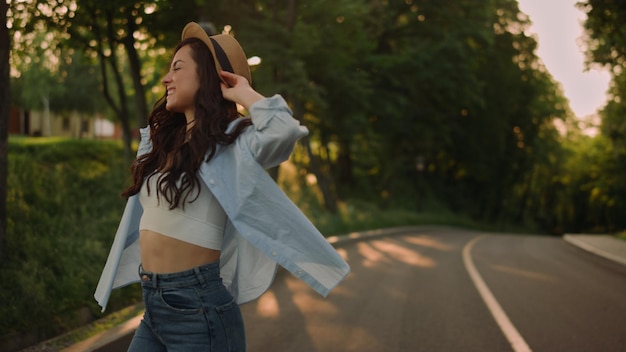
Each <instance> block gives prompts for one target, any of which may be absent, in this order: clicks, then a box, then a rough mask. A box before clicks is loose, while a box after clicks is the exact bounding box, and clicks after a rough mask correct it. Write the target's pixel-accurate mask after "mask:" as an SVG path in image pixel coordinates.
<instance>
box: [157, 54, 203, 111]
mask: <svg viewBox="0 0 626 352" xmlns="http://www.w3.org/2000/svg"><path fill="white" fill-rule="evenodd" d="M192 54H193V52H192V49H191V47H190V46H189V45H185V46H183V47H181V48H180V49H179V50H178V51H177V52H176V54H175V55H174V59H173V60H172V64H171V66H170V70H169V72H168V73H167V75H165V77H163V80H162V82H163V85H165V89H166V90H167V94H166V96H167V104H166V105H165V108H166V109H167V110H168V111H171V112H179V113H184V114H185V116H186V118H187V122H191V121H193V120H194V118H195V117H194V99H195V96H196V93H197V92H198V89H199V88H200V80H199V78H198V69H197V68H198V65H197V63H196V61H195V60H194V59H193V56H192Z"/></svg>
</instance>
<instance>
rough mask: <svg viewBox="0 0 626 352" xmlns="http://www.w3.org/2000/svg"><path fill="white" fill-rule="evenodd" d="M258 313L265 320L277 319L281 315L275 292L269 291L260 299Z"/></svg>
mask: <svg viewBox="0 0 626 352" xmlns="http://www.w3.org/2000/svg"><path fill="white" fill-rule="evenodd" d="M257 313H258V314H259V315H260V316H262V317H265V318H276V317H278V316H279V315H280V308H279V307H278V301H277V300H276V295H275V294H274V292H272V291H267V292H265V294H263V296H261V297H260V298H259V303H258V304H257Z"/></svg>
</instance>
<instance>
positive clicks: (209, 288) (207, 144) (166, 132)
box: [95, 22, 349, 351]
mask: <svg viewBox="0 0 626 352" xmlns="http://www.w3.org/2000/svg"><path fill="white" fill-rule="evenodd" d="M182 39H183V40H182V41H181V43H180V44H179V45H178V47H177V48H176V50H175V55H174V58H173V60H172V63H171V66H170V71H169V72H168V74H167V75H166V76H165V77H164V78H163V84H164V85H165V87H166V91H167V92H166V94H165V96H164V97H163V98H162V99H161V100H160V101H158V102H157V104H156V105H155V107H154V109H153V111H152V113H151V116H150V119H149V126H148V127H147V128H145V129H142V131H141V134H142V141H141V143H140V146H139V151H138V157H137V159H136V160H135V162H134V163H133V167H132V172H133V180H134V182H133V184H132V185H131V186H130V187H129V188H128V189H127V190H126V191H125V192H124V193H123V195H124V196H126V197H128V204H127V206H126V209H125V211H124V215H123V216H122V220H121V223H120V225H119V228H118V231H117V233H116V236H115V240H114V242H113V245H112V248H111V252H110V254H109V258H108V259H107V263H106V265H105V268H104V270H103V273H102V276H101V278H100V282H99V283H98V287H97V289H96V293H95V297H96V300H97V301H98V303H99V304H100V305H101V306H102V308H103V310H104V308H105V307H106V303H107V301H108V299H109V296H110V293H111V290H112V289H113V288H117V287H121V286H124V285H127V284H130V283H133V282H138V281H140V282H141V284H142V288H143V294H144V303H145V308H146V312H145V314H144V318H143V320H142V322H141V324H140V326H139V328H138V330H137V332H136V333H135V337H134V338H133V341H132V343H131V346H130V350H131V351H174V350H175V351H188V350H189V351H190V350H202V351H243V350H245V337H244V326H243V321H242V318H241V313H240V311H239V306H238V304H241V303H245V302H248V301H251V300H254V299H256V298H258V297H259V296H260V295H261V294H263V292H265V291H266V290H267V289H268V287H269V285H270V284H271V282H272V280H273V277H274V274H275V272H276V264H277V263H278V264H280V265H281V266H283V267H285V268H286V269H287V270H289V271H290V272H292V273H293V274H294V275H296V276H297V277H299V278H301V279H302V280H303V281H305V282H306V283H307V284H309V285H310V286H311V287H312V288H313V289H315V290H316V291H317V292H319V293H320V294H322V295H323V296H326V295H327V294H328V293H329V292H330V290H331V289H332V288H334V287H335V286H336V285H337V284H338V283H339V282H341V281H342V280H343V279H344V278H345V276H346V275H347V274H348V272H349V266H348V265H347V264H346V263H345V261H344V260H343V259H342V258H341V257H340V256H339V255H338V254H337V252H336V251H335V250H334V249H333V248H332V246H330V245H329V244H328V242H327V241H326V240H325V239H324V238H323V236H322V235H321V234H320V233H319V232H318V231H317V230H316V229H315V227H314V226H313V225H312V224H311V223H310V221H308V220H307V218H306V217H305V216H304V215H303V214H302V213H301V212H300V211H299V210H298V208H297V207H296V206H295V205H294V204H293V203H292V202H291V201H290V200H289V199H288V198H287V197H286V196H285V195H284V193H282V191H280V189H279V188H278V187H277V186H276V184H275V183H274V182H273V181H272V179H271V178H270V177H269V176H268V175H267V173H266V172H265V169H266V168H269V167H273V166H276V165H278V164H280V163H281V162H283V161H285V160H287V159H288V158H289V156H290V154H291V152H292V151H293V147H294V145H295V143H296V141H297V140H298V139H299V138H301V137H303V136H305V135H306V134H307V133H308V131H307V129H306V128H305V127H303V126H300V124H299V123H298V121H297V120H295V119H294V118H293V117H292V116H291V111H290V110H289V108H288V106H287V105H286V103H285V101H284V100H283V99H282V98H281V97H280V96H278V95H276V96H273V97H270V98H265V97H263V96H261V95H260V94H259V93H258V92H256V91H255V90H254V89H252V88H251V85H250V82H251V78H250V70H249V67H248V64H247V60H246V56H245V54H244V52H243V50H242V49H241V47H240V46H239V44H238V43H237V42H236V40H235V39H234V38H233V37H231V36H228V35H217V36H211V37H209V36H208V35H207V34H206V33H205V32H204V30H203V29H202V28H201V27H200V26H199V25H198V24H196V23H193V22H192V23H189V24H188V25H187V26H186V27H185V28H184V29H183V34H182ZM236 104H239V105H241V106H242V107H244V108H245V109H246V110H247V111H248V112H249V114H250V116H249V117H247V118H242V117H239V115H238V113H237V107H236ZM137 268H139V269H137ZM138 270H139V272H138ZM137 273H138V274H139V275H137Z"/></svg>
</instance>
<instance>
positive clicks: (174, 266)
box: [139, 230, 220, 274]
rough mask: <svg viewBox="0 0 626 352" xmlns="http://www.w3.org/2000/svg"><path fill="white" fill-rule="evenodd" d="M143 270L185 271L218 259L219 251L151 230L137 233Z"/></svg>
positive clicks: (161, 272)
mask: <svg viewBox="0 0 626 352" xmlns="http://www.w3.org/2000/svg"><path fill="white" fill-rule="evenodd" d="M139 247H140V248H141V265H142V267H143V268H144V270H147V271H150V272H153V273H160V274H167V273H176V272H180V271H186V270H189V269H192V268H195V267H197V266H201V265H204V264H208V263H212V262H215V261H217V260H219V259H220V251H219V250H215V249H209V248H204V247H200V246H196V245H195V244H191V243H187V242H184V241H181V240H178V239H175V238H172V237H167V236H165V235H162V234H160V233H158V232H154V231H151V230H141V231H140V233H139Z"/></svg>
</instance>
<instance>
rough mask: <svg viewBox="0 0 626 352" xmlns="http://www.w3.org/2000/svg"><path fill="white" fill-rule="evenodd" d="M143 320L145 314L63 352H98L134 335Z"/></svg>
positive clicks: (62, 351)
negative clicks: (97, 351) (125, 337)
mask: <svg viewBox="0 0 626 352" xmlns="http://www.w3.org/2000/svg"><path fill="white" fill-rule="evenodd" d="M142 318H143V314H141V315H138V316H136V317H135V318H132V319H130V320H128V321H126V322H125V323H122V324H120V325H117V326H115V327H114V328H112V329H109V330H107V331H103V332H101V333H99V334H97V335H94V336H92V337H90V338H88V339H86V340H83V341H81V342H78V343H76V344H74V345H72V346H70V347H67V348H65V349H63V350H61V352H91V351H96V350H98V349H100V348H102V347H104V346H106V345H108V344H110V343H112V342H114V341H117V340H119V339H120V338H122V337H124V336H126V335H128V334H131V333H132V334H134V333H135V330H136V329H137V326H139V323H140V322H141V319H142Z"/></svg>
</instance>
